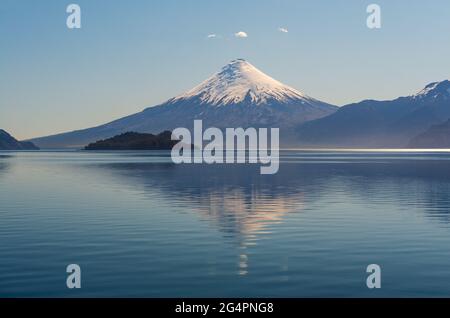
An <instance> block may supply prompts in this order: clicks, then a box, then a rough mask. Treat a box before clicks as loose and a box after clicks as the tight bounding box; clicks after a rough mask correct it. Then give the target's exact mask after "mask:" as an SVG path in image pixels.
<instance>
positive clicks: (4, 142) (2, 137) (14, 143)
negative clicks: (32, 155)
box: [0, 129, 39, 150]
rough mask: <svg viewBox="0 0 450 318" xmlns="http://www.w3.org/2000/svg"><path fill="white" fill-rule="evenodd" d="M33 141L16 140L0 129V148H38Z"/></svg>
mask: <svg viewBox="0 0 450 318" xmlns="http://www.w3.org/2000/svg"><path fill="white" fill-rule="evenodd" d="M38 149H39V148H38V147H36V146H35V145H34V144H33V143H31V142H27V141H18V140H16V139H15V138H14V137H12V136H11V135H10V134H8V133H7V132H6V131H4V130H3V129H0V150H38Z"/></svg>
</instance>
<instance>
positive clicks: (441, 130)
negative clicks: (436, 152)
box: [408, 119, 450, 148]
mask: <svg viewBox="0 0 450 318" xmlns="http://www.w3.org/2000/svg"><path fill="white" fill-rule="evenodd" d="M408 148H450V119H449V120H448V121H446V122H445V123H443V124H440V125H435V126H432V127H431V128H430V129H428V130H427V131H425V132H424V133H421V134H419V135H418V136H416V137H414V138H413V139H412V140H411V141H410V143H409V145H408Z"/></svg>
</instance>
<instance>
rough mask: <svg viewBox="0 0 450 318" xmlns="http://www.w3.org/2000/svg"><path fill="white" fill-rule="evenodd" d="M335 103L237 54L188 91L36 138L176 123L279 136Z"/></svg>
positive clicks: (80, 140)
mask: <svg viewBox="0 0 450 318" xmlns="http://www.w3.org/2000/svg"><path fill="white" fill-rule="evenodd" d="M336 110H337V107H336V106H332V105H330V104H327V103H324V102H321V101H318V100H316V99H314V98H312V97H309V96H307V95H305V94H303V93H301V92H299V91H297V90H295V89H293V88H291V87H289V86H287V85H284V84H282V83H280V82H278V81H276V80H274V79H273V78H271V77H269V76H268V75H266V74H264V73H263V72H261V71H260V70H258V69H257V68H255V67H254V66H253V65H251V64H250V63H248V62H247V61H244V60H242V59H238V60H234V61H232V62H231V63H229V64H228V65H226V66H225V67H223V68H222V70H221V71H220V72H218V73H216V74H215V75H213V76H212V77H210V78H209V79H207V80H206V81H204V82H203V83H201V84H200V85H198V86H196V87H194V88H193V89H191V90H190V91H187V92H186V93H183V94H181V95H179V96H177V97H174V98H172V99H170V100H168V101H167V102H165V103H163V104H161V105H159V106H155V107H150V108H147V109H145V110H144V111H142V112H140V113H137V114H134V115H130V116H127V117H124V118H121V119H118V120H115V121H113V122H110V123H108V124H105V125H101V126H98V127H94V128H89V129H84V130H78V131H73V132H69V133H63V134H59V135H54V136H48V137H42V138H36V139H33V140H32V141H33V142H35V143H36V144H37V145H38V146H40V147H41V148H61V147H62V148H64V147H66V148H67V147H77V148H80V147H83V146H85V145H87V144H88V143H91V142H94V141H96V140H100V139H105V138H110V137H112V136H115V135H118V134H121V133H124V132H127V131H135V132H139V133H158V132H160V131H164V130H171V131H172V130H173V129H175V128H177V127H185V128H188V129H192V126H193V121H194V120H195V119H202V120H203V126H204V127H206V128H207V127H218V128H222V129H223V128H227V127H243V128H246V127H267V128H270V127H275V128H280V136H281V138H282V137H283V136H284V137H288V136H291V135H292V134H291V133H290V131H291V130H292V131H294V128H295V127H297V126H298V125H299V124H301V123H304V122H306V121H308V120H312V119H317V118H321V117H324V116H327V115H329V114H331V113H333V112H335V111H336Z"/></svg>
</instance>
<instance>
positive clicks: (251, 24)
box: [0, 0, 450, 139]
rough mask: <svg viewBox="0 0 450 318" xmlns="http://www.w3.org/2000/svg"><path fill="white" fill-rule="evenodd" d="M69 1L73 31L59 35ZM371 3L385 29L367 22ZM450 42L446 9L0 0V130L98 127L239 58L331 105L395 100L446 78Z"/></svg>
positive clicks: (274, 0)
mask: <svg viewBox="0 0 450 318" xmlns="http://www.w3.org/2000/svg"><path fill="white" fill-rule="evenodd" d="M70 3H76V4H78V5H79V6H80V8H81V29H68V28H67V26H66V19H67V16H68V15H69V14H68V13H66V7H67V6H68V5H69V4H70ZM371 3H376V4H378V5H380V7H381V19H382V20H381V21H382V22H381V23H382V25H381V29H369V28H368V27H367V25H366V19H367V17H368V15H369V14H368V13H367V12H366V8H367V6H368V5H369V4H371ZM449 34H450V1H448V0H434V1H425V0H421V1H419V0H396V1H391V0H383V1H381V0H371V1H363V0H346V1H344V0H334V1H332V0H314V1H312V0H308V1H306V0H221V1H219V0H192V1H185V0H184V1H183V0H160V1H158V0H153V1H148V0H133V1H125V0H71V1H64V0H45V1H44V0H41V1H35V0H2V1H1V5H0V128H1V129H5V130H6V131H8V132H10V133H11V134H12V135H14V136H15V137H17V138H18V139H27V138H31V137H38V136H44V135H50V134H55V133H59V132H65V131H71V130H76V129H82V128H88V127H92V126H96V125H100V124H103V123H106V122H109V121H111V120H114V119H117V118H120V117H123V116H126V115H129V114H132V113H136V112H139V111H141V110H143V109H144V108H146V107H149V106H154V105H157V104H160V103H162V102H164V101H165V100H167V99H169V98H171V97H173V96H176V95H178V94H180V93H182V92H184V91H185V90H188V89H190V88H192V87H193V86H195V85H197V84H198V83H200V82H201V81H203V80H205V79H206V78H207V77H209V76H210V75H212V74H213V73H215V72H217V71H219V70H220V68H221V67H222V66H224V65H225V64H227V63H228V62H229V61H231V60H233V59H235V58H244V59H246V60H248V61H249V62H250V63H252V64H253V65H255V66H256V67H257V68H259V69H260V70H262V71H263V72H265V73H267V74H268V75H270V76H272V77H274V78H275V79H277V80H279V81H281V82H283V83H285V84H288V85H290V86H292V87H294V88H296V89H298V90H300V91H302V92H304V93H306V94H308V95H309V96H312V97H314V98H317V99H320V100H323V101H325V102H328V103H332V104H335V105H338V106H342V105H345V104H348V103H353V102H358V101H361V100H364V99H382V100H385V99H393V98H396V97H398V96H406V95H410V94H413V93H415V92H417V91H419V90H421V89H422V88H423V87H424V86H425V85H426V84H428V83H430V82H435V81H441V80H444V79H448V78H450V38H449ZM237 35H239V36H237Z"/></svg>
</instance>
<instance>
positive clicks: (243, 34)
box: [234, 31, 248, 38]
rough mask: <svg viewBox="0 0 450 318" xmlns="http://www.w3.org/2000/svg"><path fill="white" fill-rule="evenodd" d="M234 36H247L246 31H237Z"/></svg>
mask: <svg viewBox="0 0 450 318" xmlns="http://www.w3.org/2000/svg"><path fill="white" fill-rule="evenodd" d="M234 36H235V37H237V38H247V37H248V35H247V33H245V32H244V31H239V32H237V33H235V34H234Z"/></svg>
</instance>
